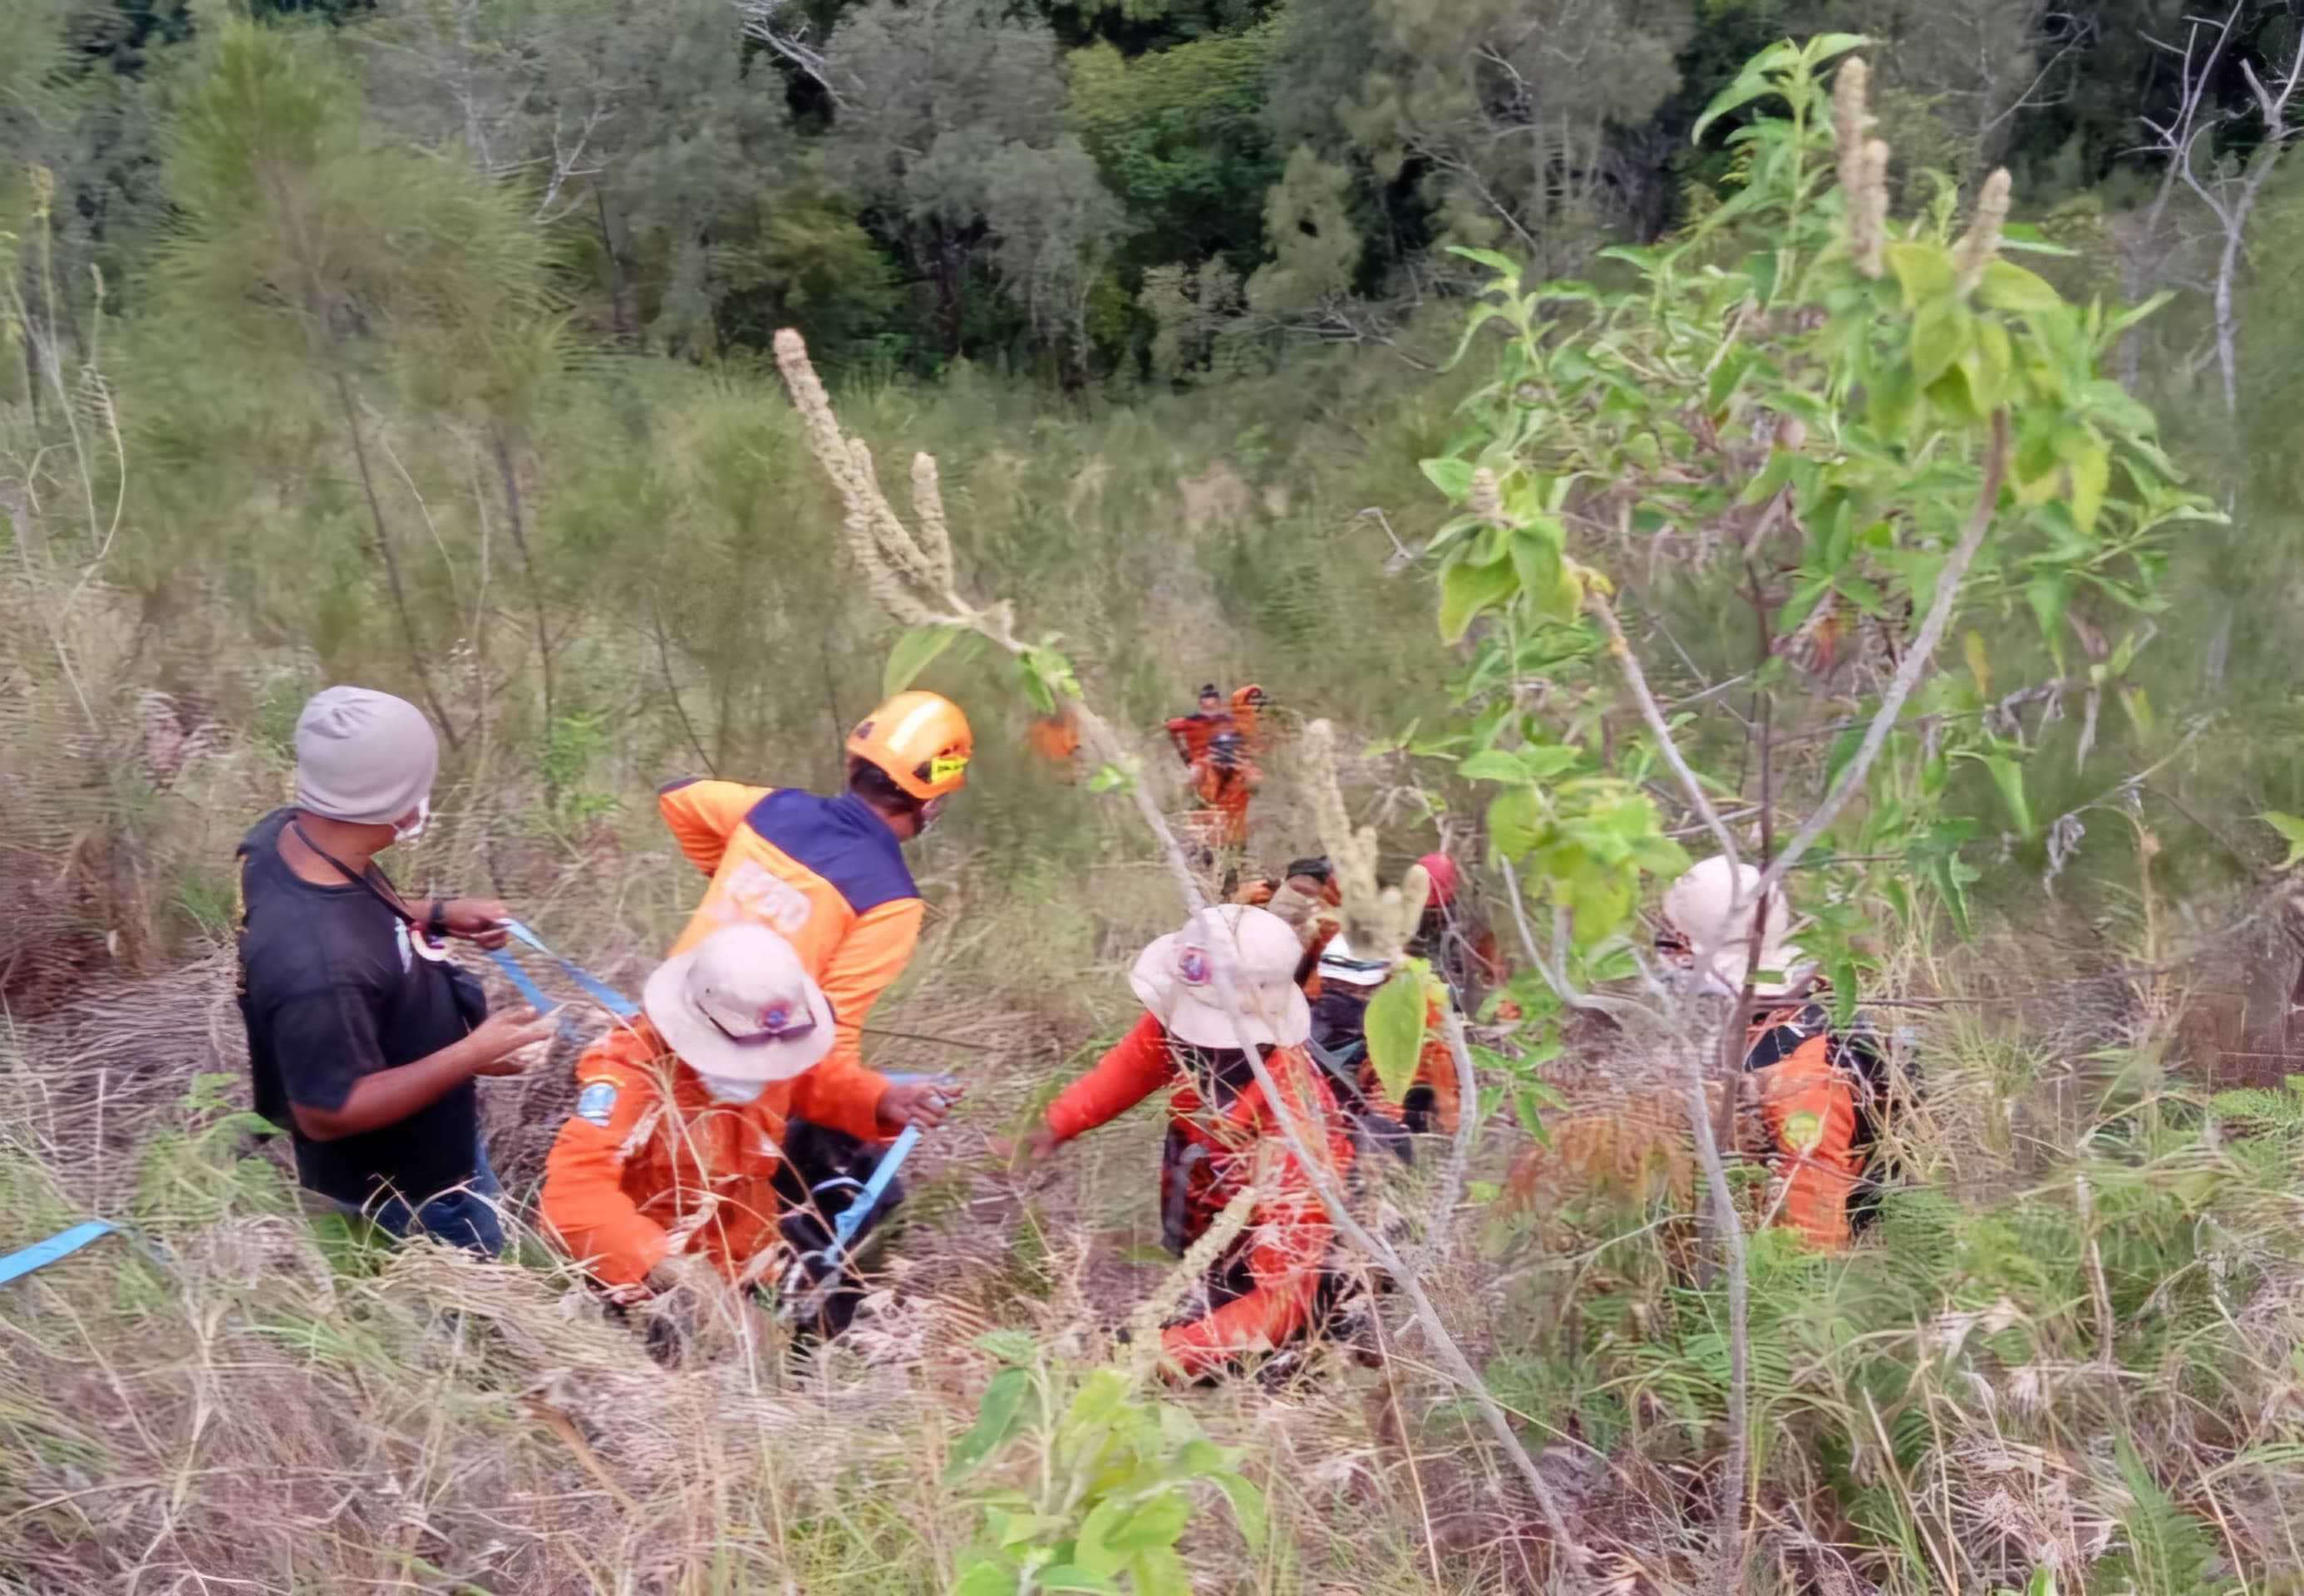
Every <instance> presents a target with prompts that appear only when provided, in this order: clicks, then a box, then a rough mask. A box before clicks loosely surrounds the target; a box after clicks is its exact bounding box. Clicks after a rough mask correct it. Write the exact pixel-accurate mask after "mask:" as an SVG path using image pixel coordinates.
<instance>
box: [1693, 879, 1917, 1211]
mask: <svg viewBox="0 0 2304 1596" xmlns="http://www.w3.org/2000/svg"><path fill="white" fill-rule="evenodd" d="M1740 879H1741V888H1740V886H1739V882H1740ZM1758 880H1759V872H1758V870H1754V869H1753V868H1752V867H1751V866H1750V865H1749V864H1741V865H1737V866H1735V867H1731V865H1730V864H1729V862H1728V861H1727V860H1725V859H1723V858H1712V859H1704V860H1699V861H1698V862H1697V863H1696V864H1695V865H1693V866H1692V867H1690V870H1688V872H1687V873H1686V874H1685V875H1683V876H1681V879H1679V880H1677V881H1675V882H1673V885H1672V887H1671V888H1670V889H1669V890H1668V891H1666V892H1665V894H1664V924H1665V930H1664V935H1662V936H1661V937H1659V938H1657V948H1658V951H1659V952H1661V953H1663V954H1664V955H1666V956H1667V957H1668V958H1671V959H1673V961H1674V962H1675V963H1677V964H1679V965H1680V966H1681V968H1682V969H1683V970H1685V971H1687V972H1689V974H1690V978H1691V979H1693V980H1695V981H1698V982H1700V983H1701V984H1702V985H1703V986H1704V987H1706V988H1707V989H1710V990H1713V991H1715V992H1719V993H1723V994H1725V995H1727V996H1729V997H1735V996H1738V995H1740V994H1741V992H1742V991H1743V989H1744V981H1745V978H1746V976H1747V975H1748V974H1749V975H1751V976H1752V977H1753V981H1752V997H1753V1008H1752V1012H1751V1014H1750V1015H1749V1018H1748V1021H1747V1024H1746V1029H1745V1040H1744V1076H1743V1082H1742V1088H1741V1093H1742V1097H1743V1099H1744V1100H1745V1101H1746V1102H1747V1103H1757V1105H1758V1108H1759V1111H1760V1116H1761V1119H1762V1122H1763V1123H1764V1124H1765V1125H1766V1127H1767V1133H1768V1135H1769V1137H1770V1138H1771V1141H1772V1145H1771V1146H1769V1147H1768V1148H1767V1149H1766V1158H1767V1160H1768V1162H1769V1164H1770V1166H1771V1167H1773V1168H1774V1170H1775V1175H1776V1178H1777V1181H1778V1182H1779V1183H1780V1185H1781V1188H1782V1193H1783V1197H1782V1203H1781V1210H1780V1211H1781V1216H1782V1218H1783V1223H1785V1224H1787V1225H1790V1226H1792V1227H1794V1228H1796V1229H1798V1230H1799V1231H1800V1233H1801V1234H1802V1235H1805V1236H1806V1237H1807V1238H1808V1240H1809V1241H1810V1242H1811V1243H1813V1244H1817V1245H1818V1246H1825V1247H1841V1246H1845V1245H1847V1244H1848V1243H1849V1241H1850V1239H1851V1236H1852V1235H1853V1234H1854V1220H1855V1218H1857V1217H1858V1216H1857V1215H1856V1214H1854V1213H1853V1212H1852V1211H1851V1210H1852V1208H1853V1207H1855V1206H1859V1205H1860V1204H1861V1202H1862V1201H1863V1200H1864V1199H1866V1198H1868V1197H1869V1196H1870V1195H1871V1194H1872V1193H1873V1192H1874V1190H1875V1188H1874V1185H1873V1182H1872V1180H1871V1178H1870V1176H1868V1172H1867V1168H1866V1166H1867V1164H1868V1162H1869V1160H1870V1156H1871V1152H1872V1149H1873V1145H1874V1143H1875V1142H1876V1126H1875V1124H1874V1119H1875V1115H1876V1110H1877V1109H1878V1108H1879V1107H1880V1105H1881V1102H1882V1091H1883V1089H1884V1088H1885V1085H1886V1074H1887V1063H1886V1060H1885V1057H1883V1056H1882V1054H1881V1052H1880V1050H1879V1047H1878V1045H1877V1043H1876V1041H1875V1040H1874V1039H1873V1038H1872V1037H1871V1036H1870V1035H1869V1034H1868V1033H1867V1032H1865V1031H1861V1030H1855V1031H1850V1032H1848V1033H1846V1034H1842V1033H1839V1032H1836V1031H1834V1029H1833V1027H1832V1023H1831V1020H1832V1011H1831V1008H1830V1006H1829V1005H1828V1003H1827V1002H1826V1001H1825V999H1826V998H1827V997H1828V996H1829V990H1828V989H1827V987H1826V986H1825V982H1824V981H1822V980H1821V979H1819V978H1818V977H1817V973H1816V967H1815V965H1814V964H1812V963H1810V962H1809V961H1808V959H1807V957H1806V956H1805V955H1803V954H1802V953H1801V952H1800V948H1799V947H1797V946H1795V945H1794V944H1793V943H1792V941H1791V940H1790V939H1789V937H1788V932H1789V930H1790V926H1791V919H1792V910H1791V906H1790V905H1789V904H1786V903H1785V901H1784V897H1783V894H1782V893H1780V892H1773V891H1772V892H1771V893H1770V894H1769V898H1768V909H1767V916H1766V921H1764V922H1763V929H1762V936H1761V946H1760V957H1759V964H1758V969H1757V970H1755V969H1754V966H1753V964H1752V962H1751V958H1750V954H1751V926H1752V913H1753V912H1752V909H1751V907H1750V906H1749V905H1748V906H1746V907H1745V908H1743V909H1741V910H1739V909H1737V908H1736V907H1735V899H1736V896H1737V894H1738V892H1739V891H1740V890H1743V891H1749V889H1750V887H1752V886H1753V885H1754V884H1755V883H1757V882H1758ZM1703 949H1710V950H1712V951H1711V953H1710V955H1709V957H1708V959H1707V961H1706V964H1705V967H1704V968H1702V969H1698V967H1697V959H1698V953H1699V951H1700V950H1703Z"/></svg>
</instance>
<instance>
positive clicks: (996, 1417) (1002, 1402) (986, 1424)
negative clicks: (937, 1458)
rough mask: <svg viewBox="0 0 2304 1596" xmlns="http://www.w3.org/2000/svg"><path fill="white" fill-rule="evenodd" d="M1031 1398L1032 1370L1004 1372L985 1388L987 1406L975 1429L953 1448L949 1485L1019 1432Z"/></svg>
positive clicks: (948, 1465)
mask: <svg viewBox="0 0 2304 1596" xmlns="http://www.w3.org/2000/svg"><path fill="white" fill-rule="evenodd" d="M1031 1394H1032V1376H1031V1373H1030V1371H1029V1370H1023V1369H1003V1370H1002V1371H1000V1372H999V1373H997V1374H995V1375H994V1376H993V1377H992V1382H991V1384H989V1385H987V1386H986V1387H985V1388H984V1402H983V1405H981V1406H980V1407H979V1408H978V1410H977V1417H976V1423H975V1425H974V1426H973V1427H972V1428H970V1430H969V1432H968V1433H967V1434H966V1435H963V1436H961V1438H960V1439H959V1441H958V1442H957V1443H955V1444H954V1445H953V1449H952V1458H951V1461H949V1462H948V1463H946V1464H944V1483H946V1484H947V1485H949V1484H952V1483H953V1482H954V1481H959V1480H961V1479H962V1478H964V1477H965V1476H966V1475H967V1474H968V1473H970V1471H972V1470H973V1469H974V1468H975V1467H976V1466H977V1465H978V1464H980V1463H982V1462H983V1461H984V1460H985V1459H986V1458H987V1457H989V1456H992V1454H993V1453H994V1452H995V1451H996V1450H998V1448H999V1447H1000V1446H1001V1444H1002V1443H1003V1442H1004V1441H1005V1440H1007V1439H1008V1438H1009V1437H1010V1436H1012V1435H1013V1434H1014V1433H1015V1432H1016V1428H1017V1425H1018V1423H1019V1422H1020V1421H1021V1419H1022V1417H1023V1413H1024V1400H1025V1398H1026V1397H1028V1396H1030V1395H1031Z"/></svg>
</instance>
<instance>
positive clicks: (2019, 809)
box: [1970, 753, 2036, 842]
mask: <svg viewBox="0 0 2304 1596" xmlns="http://www.w3.org/2000/svg"><path fill="white" fill-rule="evenodd" d="M1970 757H1971V758H1973V759H1975V760H1978V762H1979V763H1981V764H1982V765H1983V766H1984V768H1985V769H1986V770H1987V771H1989V772H1991V775H1992V785H1994V786H1995V787H1997V788H1998V789H1999V790H2000V802H2001V803H2002V804H2003V806H2004V807H2005V808H2006V809H2007V811H2008V822H2009V825H2010V826H2011V827H2012V828H2014V830H2015V832H2016V835H2017V836H2020V837H2022V838H2023V839H2024V840H2025V841H2027V842H2029V841H2030V840H2031V839H2032V836H2033V833H2034V831H2035V829H2036V828H2035V827H2034V826H2033V824H2032V806H2031V804H2030V802H2029V801H2028V800H2027V799H2026V798H2025V796H2024V767H2023V766H2022V765H2021V764H2020V763H2019V762H2018V761H2017V760H2016V759H2015V758H2014V757H2013V756H2012V755H2010V754H2004V753H1984V754H1975V755H1971V756H1970Z"/></svg>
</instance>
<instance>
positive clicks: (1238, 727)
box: [1232, 682, 1272, 754]
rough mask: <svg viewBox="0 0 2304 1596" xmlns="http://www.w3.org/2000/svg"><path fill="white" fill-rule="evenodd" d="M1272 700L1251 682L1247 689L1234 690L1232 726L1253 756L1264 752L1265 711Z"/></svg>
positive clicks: (1238, 688)
mask: <svg viewBox="0 0 2304 1596" xmlns="http://www.w3.org/2000/svg"><path fill="white" fill-rule="evenodd" d="M1271 701H1272V700H1271V699H1270V698H1269V697H1268V696H1267V695H1266V692H1265V691H1264V689H1263V688H1261V687H1258V685H1257V684H1256V683H1253V682H1251V683H1249V684H1248V685H1247V686H1245V687H1236V688H1234V689H1232V730H1234V731H1236V732H1238V733H1239V734H1240V738H1241V742H1242V743H1246V744H1247V745H1248V751H1249V753H1251V754H1260V753H1262V752H1263V751H1264V731H1265V727H1264V711H1265V708H1266V705H1268V704H1270V703H1271Z"/></svg>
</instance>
